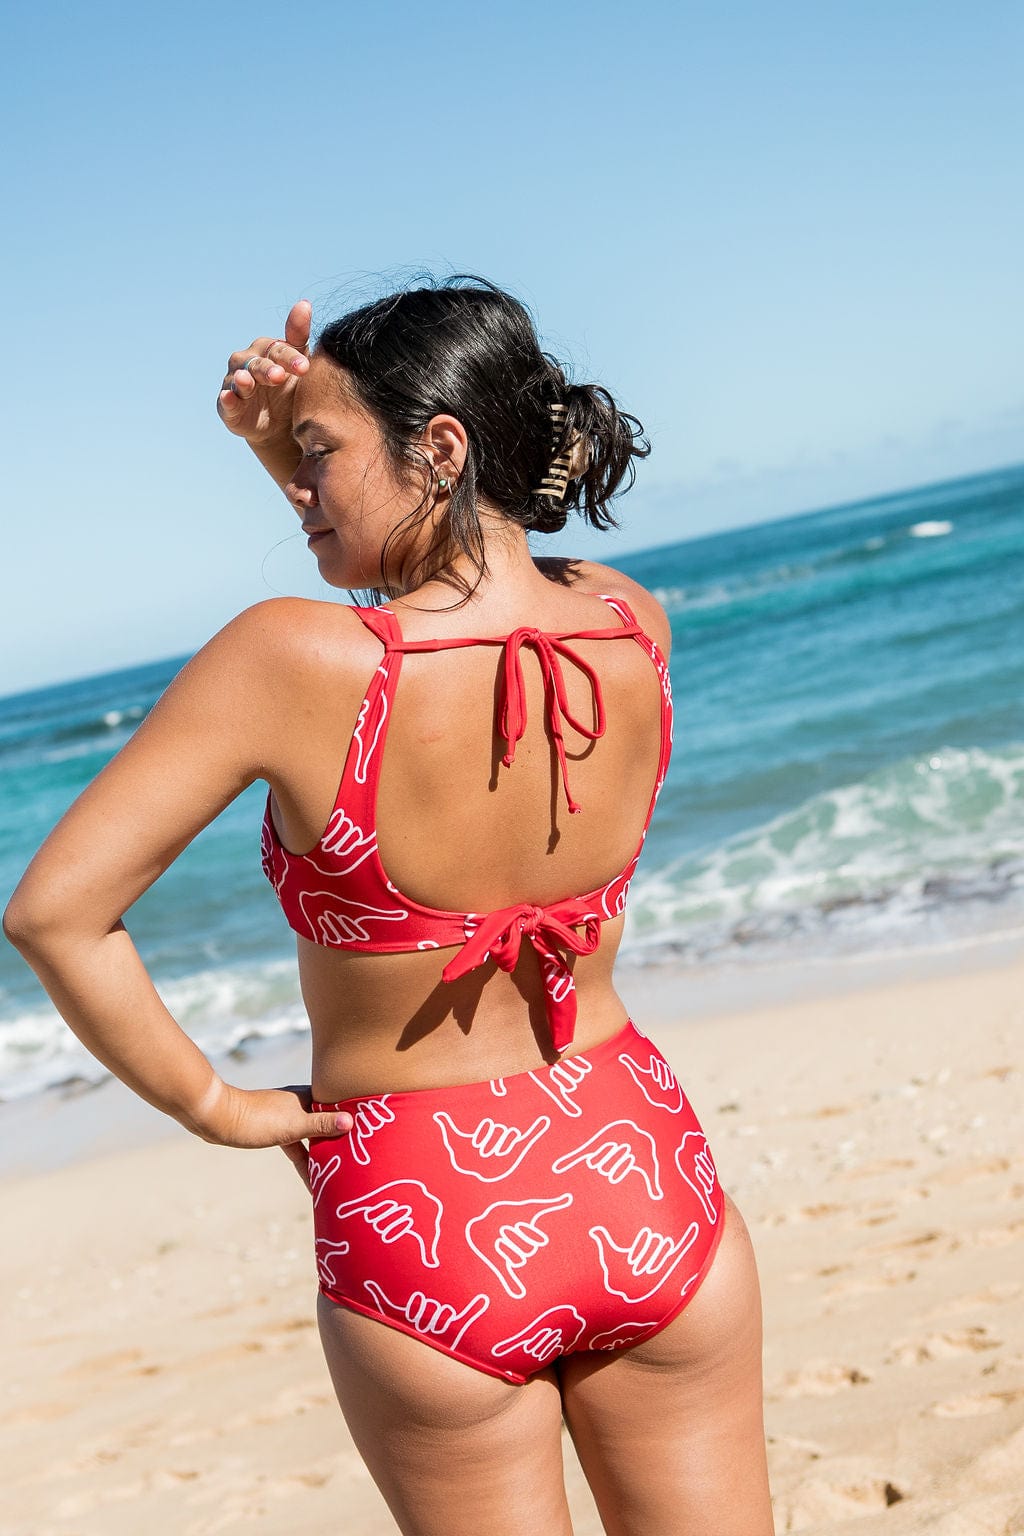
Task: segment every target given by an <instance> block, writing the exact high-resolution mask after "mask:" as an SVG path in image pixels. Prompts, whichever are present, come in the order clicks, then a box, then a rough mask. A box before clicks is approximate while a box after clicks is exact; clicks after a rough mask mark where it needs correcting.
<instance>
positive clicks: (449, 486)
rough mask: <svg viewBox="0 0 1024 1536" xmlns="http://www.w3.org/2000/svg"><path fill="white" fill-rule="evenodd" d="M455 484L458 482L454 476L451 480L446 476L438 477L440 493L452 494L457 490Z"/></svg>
mask: <svg viewBox="0 0 1024 1536" xmlns="http://www.w3.org/2000/svg"><path fill="white" fill-rule="evenodd" d="M455 484H456V482H455V476H454V475H452V476H451V478H450V479H449V478H446V477H445V476H444V475H438V477H437V488H438V490H439V491H448V492H449V493H451V492H452V491H454V490H455Z"/></svg>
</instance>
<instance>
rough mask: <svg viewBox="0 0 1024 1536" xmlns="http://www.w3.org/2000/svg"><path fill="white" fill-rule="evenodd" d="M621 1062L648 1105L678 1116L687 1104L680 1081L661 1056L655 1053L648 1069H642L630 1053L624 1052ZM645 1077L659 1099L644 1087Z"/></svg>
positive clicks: (652, 1054)
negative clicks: (643, 1080)
mask: <svg viewBox="0 0 1024 1536" xmlns="http://www.w3.org/2000/svg"><path fill="white" fill-rule="evenodd" d="M619 1060H620V1061H621V1062H622V1065H623V1066H624V1067H625V1069H626V1071H627V1072H628V1073H629V1075H630V1077H631V1078H632V1079H633V1081H634V1083H636V1085H637V1087H638V1088H639V1089H640V1092H641V1093H642V1094H643V1096H644V1098H645V1099H646V1100H647V1102H648V1104H651V1105H653V1107H654V1108H655V1109H667V1110H668V1112H669V1114H670V1115H678V1113H679V1111H680V1110H681V1109H682V1107H683V1104H684V1103H685V1098H684V1095H683V1090H682V1087H681V1086H680V1083H679V1080H678V1079H677V1077H676V1075H675V1073H674V1072H673V1071H672V1068H671V1067H670V1066H669V1064H668V1062H667V1061H663V1060H662V1058H661V1057H660V1056H655V1055H654V1053H653V1051H652V1053H651V1055H650V1058H649V1060H648V1064H647V1066H646V1067H642V1066H640V1064H639V1062H636V1061H634V1060H633V1058H632V1056H630V1054H629V1053H628V1051H623V1052H622V1053H621V1055H620V1056H619ZM645 1077H646V1078H647V1079H648V1081H649V1083H650V1084H651V1087H652V1088H653V1089H654V1090H655V1091H656V1093H657V1095H658V1097H652V1095H651V1094H650V1093H649V1092H648V1090H647V1088H645V1087H644V1084H643V1082H642V1081H641V1079H643V1078H645Z"/></svg>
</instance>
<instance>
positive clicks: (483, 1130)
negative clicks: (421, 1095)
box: [433, 1109, 551, 1184]
mask: <svg viewBox="0 0 1024 1536" xmlns="http://www.w3.org/2000/svg"><path fill="white" fill-rule="evenodd" d="M433 1119H434V1122H435V1124H436V1125H437V1126H438V1128H439V1129H440V1132H441V1139H442V1141H443V1142H444V1147H445V1151H446V1152H447V1153H448V1156H449V1158H450V1159H451V1165H452V1167H453V1168H454V1169H455V1172H456V1173H464V1174H466V1175H468V1177H469V1178H471V1179H479V1180H480V1182H481V1183H482V1184H496V1183H497V1182H498V1180H499V1179H507V1178H508V1176H509V1174H510V1173H515V1171H516V1169H517V1168H518V1167H519V1164H520V1163H521V1162H522V1160H523V1158H524V1157H525V1156H526V1154H527V1152H529V1150H530V1148H531V1147H532V1146H533V1145H534V1143H535V1142H538V1141H539V1140H540V1138H541V1137H542V1136H543V1135H544V1132H545V1131H546V1130H547V1129H548V1128H549V1126H550V1125H551V1121H550V1120H549V1118H548V1116H547V1115H538V1116H537V1119H536V1120H535V1121H534V1122H533V1124H532V1125H531V1126H530V1127H529V1128H528V1129H527V1130H525V1131H523V1130H520V1129H519V1127H518V1126H515V1125H502V1124H501V1123H500V1121H496V1120H488V1119H487V1118H486V1117H485V1118H484V1119H483V1120H481V1121H480V1123H479V1125H478V1126H477V1127H476V1129H475V1130H473V1131H461V1130H460V1129H459V1127H458V1126H457V1125H456V1124H455V1122H454V1120H453V1119H452V1117H451V1115H449V1114H448V1112H447V1110H444V1109H439V1110H437V1111H436V1113H435V1114H434V1116H433ZM460 1157H461V1158H462V1162H460V1161H459V1159H460ZM484 1158H490V1159H491V1160H492V1161H491V1167H492V1168H497V1170H498V1171H497V1173H481V1172H480V1171H479V1170H480V1168H481V1167H486V1166H487V1164H486V1163H485V1162H482V1161H481V1160H482V1159H484ZM509 1159H511V1161H509ZM471 1161H475V1162H477V1164H478V1167H476V1168H468V1167H466V1166H464V1165H465V1164H466V1163H468V1162H471Z"/></svg>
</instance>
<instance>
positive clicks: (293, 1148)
mask: <svg viewBox="0 0 1024 1536" xmlns="http://www.w3.org/2000/svg"><path fill="white" fill-rule="evenodd" d="M281 1151H282V1152H283V1153H284V1155H285V1157H286V1158H287V1159H288V1161H289V1162H290V1163H292V1164H294V1167H295V1171H296V1173H297V1174H298V1175H299V1178H300V1179H301V1180H302V1182H303V1184H305V1186H306V1188H307V1189H308V1190H309V1192H310V1194H312V1192H313V1191H312V1186H311V1185H310V1182H309V1152H308V1151H307V1149H306V1145H305V1143H304V1142H301V1141H290V1142H287V1143H286V1144H285V1145H284V1146H283V1147H282V1148H281Z"/></svg>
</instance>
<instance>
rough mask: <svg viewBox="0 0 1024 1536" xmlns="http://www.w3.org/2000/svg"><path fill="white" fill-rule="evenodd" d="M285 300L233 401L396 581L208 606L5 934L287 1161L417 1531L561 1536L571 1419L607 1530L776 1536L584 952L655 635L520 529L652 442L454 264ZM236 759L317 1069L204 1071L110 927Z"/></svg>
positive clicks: (744, 1313)
mask: <svg viewBox="0 0 1024 1536" xmlns="http://www.w3.org/2000/svg"><path fill="white" fill-rule="evenodd" d="M309 327H310V308H309V306H308V305H307V304H305V303H301V304H297V305H296V306H294V308H293V309H292V311H291V313H290V315H289V317H288V322H287V326H286V332H285V337H284V339H270V338H260V339H259V340H258V341H256V342H254V343H253V345H252V346H251V347H249V348H246V349H245V350H243V351H241V352H237V353H234V354H233V355H232V357H231V359H230V361H229V365H228V372H227V375H226V377H225V379H224V385H223V388H222V390H221V393H220V396H219V401H218V408H219V412H220V415H221V417H222V419H223V421H224V423H225V425H226V426H227V427H228V428H229V430H230V431H232V432H234V433H236V434H237V435H238V436H240V437H242V438H243V439H245V441H246V442H248V444H249V446H250V447H251V448H252V449H253V450H254V452H255V453H256V454H257V455H258V457H259V458H260V460H261V461H262V463H263V464H264V465H265V467H266V468H267V469H268V471H269V472H270V473H271V474H272V475H273V477H274V478H275V479H276V480H277V482H278V483H279V484H280V485H281V486H282V487H283V489H284V491H285V494H286V495H287V497H288V499H289V501H290V502H291V504H292V507H293V508H294V510H295V512H296V513H297V515H298V516H299V517H300V518H301V521H302V529H303V532H304V533H305V534H306V535H307V538H308V541H309V546H310V548H311V550H312V551H313V553H314V554H315V556H316V559H317V562H318V565H319V568H320V572H321V575H322V576H323V578H324V579H325V580H326V581H327V582H328V583H329V584H330V585H332V586H336V587H343V588H377V589H379V590H380V591H382V592H383V593H385V594H387V597H388V601H387V603H386V605H385V606H383V607H380V608H375V609H372V608H370V609H368V608H363V609H352V608H348V607H342V606H338V605H334V604H329V603H322V602H306V601H298V600H292V599H277V600H273V601H270V602H264V603H260V604H258V605H257V606H256V607H255V608H252V609H250V610H248V611H247V612H246V613H243V614H242V615H241V616H240V617H239V618H238V619H236V620H234V621H233V622H232V623H231V624H229V625H228V626H227V628H226V629H224V630H223V631H222V632H221V633H220V634H219V635H217V636H216V637H215V638H214V639H213V640H212V641H211V642H210V643H209V644H208V645H207V646H206V647H205V648H204V649H203V650H202V651H200V652H199V654H198V655H197V656H196V657H194V658H193V660H192V661H191V662H189V664H188V665H187V666H186V667H185V668H184V670H183V671H182V672H181V674H180V675H179V676H178V677H177V678H176V679H175V681H174V682H173V683H172V685H171V687H170V688H169V689H168V691H167V693H166V694H165V695H164V696H163V698H162V699H161V700H160V701H159V703H158V704H157V705H156V707H155V708H154V709H153V711H152V712H151V714H150V715H149V716H148V718H147V719H146V721H145V722H144V724H143V725H142V726H141V727H140V729H139V730H138V732H137V733H136V735H135V736H134V738H133V739H132V740H131V742H129V743H128V745H127V746H126V747H125V748H124V749H123V751H122V752H121V753H120V754H119V755H118V757H116V758H115V759H114V761H113V762H111V763H110V765H109V766H108V767H107V768H106V769H105V770H104V771H103V773H102V774H100V776H99V777H98V778H97V779H96V781H95V782H94V783H93V784H92V785H91V786H90V787H89V788H88V789H87V790H86V791H85V793H84V794H83V795H82V796H81V797H80V799H79V800H78V801H77V802H76V803H75V805H74V806H72V808H71V810H70V811H69V812H68V814H67V815H66V816H65V818H64V819H63V821H62V822H61V823H60V824H59V826H58V827H57V828H56V830H55V831H54V832H53V833H52V834H51V836H50V838H49V839H48V840H47V842H46V843H45V844H44V846H43V847H42V849H41V850H40V852H39V853H38V854H37V855H36V858H35V860H34V861H33V863H32V865H31V866H30V868H29V870H28V872H27V873H26V875H25V878H24V880H23V881H22V883H21V885H20V886H19V888H18V891H17V892H16V893H15V896H14V898H13V900H12V902H11V905H10V907H9V909H8V912H7V915H6V919H5V926H6V929H7V931H8V933H9V935H10V936H11V937H12V938H13V940H14V941H15V943H17V944H18V945H19V947H20V948H21V949H22V951H23V953H24V954H25V955H26V957H27V958H28V959H29V961H30V962H31V964H32V965H33V966H34V967H35V969H36V970H37V972H38V974H39V976H40V977H41V979H42V981H43V983H44V985H45V986H46V988H47V990H48V991H49V993H50V995H51V997H52V998H53V999H54V1001H55V1003H56V1004H57V1006H58V1008H59V1009H60V1011H61V1013H62V1014H63V1016H64V1017H65V1018H66V1019H67V1021H68V1023H69V1024H70V1025H71V1027H72V1028H73V1029H74V1030H75V1032H76V1033H77V1034H78V1035H79V1037H80V1038H81V1039H82V1040H83V1041H84V1042H85V1044H86V1045H87V1046H88V1048H89V1049H90V1050H91V1051H92V1052H93V1053H94V1054H95V1055H96V1056H98V1057H99V1058H100V1060H102V1061H103V1062H104V1063H105V1064H106V1065H107V1066H108V1067H109V1068H110V1070H111V1071H113V1072H115V1073H116V1074H117V1075H118V1076H119V1077H120V1078H121V1079H122V1080H123V1081H124V1082H126V1083H127V1084H128V1085H129V1086H130V1087H132V1088H133V1089H134V1090H135V1091H136V1092H137V1093H140V1094H141V1095H142V1096H143V1097H144V1098H146V1099H148V1100H149V1101H150V1102H151V1103H153V1104H156V1105H157V1106H158V1107H159V1108H161V1109H163V1110H165V1111H166V1112H167V1113H168V1114H171V1115H173V1116H174V1117H175V1118H176V1119H178V1120H179V1121H180V1122H181V1123H182V1124H183V1125H185V1126H187V1127H188V1128H189V1129H190V1130H192V1131H194V1132H195V1133H196V1134H197V1135H199V1136H201V1137H203V1138H204V1139H205V1140H207V1141H211V1142H218V1143H221V1144H225V1145H230V1146H240V1147H261V1146H272V1145H281V1146H282V1147H283V1148H284V1150H285V1151H286V1152H287V1154H288V1155H289V1156H290V1157H291V1158H292V1160H293V1161H294V1162H295V1163H296V1164H297V1166H298V1168H299V1171H300V1173H302V1175H303V1177H304V1178H305V1180H306V1183H307V1185H308V1186H309V1188H310V1192H311V1197H312V1201H313V1208H314V1227H315V1239H316V1253H317V1261H318V1270H319V1277H320V1287H321V1295H320V1298H319V1312H320V1327H321V1335H322V1339H323V1345H324V1349H325V1353H326V1356H327V1362H328V1365H329V1367H330V1371H331V1375H332V1378H333V1380H334V1384H335V1388H336V1390H337V1394H338V1399H339V1402H340V1404H341V1408H342V1411H343V1413H344V1415H345V1418H346V1421H347V1423H348V1426H349V1429H350V1430H351V1433H352V1436H353V1438H354V1440H355V1442H356V1444H357V1446H358V1447H359V1450H360V1451H361V1453H362V1455H363V1457H364V1459H365V1461H366V1463H367V1466H368V1467H369V1469H370V1472H371V1473H372V1475H373V1477H374V1478H375V1480H376V1482H377V1484H378V1486H379V1487H380V1489H381V1491H382V1493H383V1494H384V1497H385V1498H386V1500H387V1501H388V1504H389V1506H390V1508H391V1510H392V1511H393V1513H394V1516H395V1519H396V1521H397V1523H398V1525H399V1527H400V1528H401V1529H402V1530H403V1531H405V1532H410V1533H417V1536H434V1533H437V1536H440V1533H444V1536H458V1533H460V1532H463V1531H465V1532H470V1531H472V1532H474V1533H475V1532H476V1531H477V1530H479V1529H480V1528H481V1527H484V1528H487V1527H488V1526H489V1525H493V1526H495V1527H496V1526H498V1525H499V1524H500V1527H501V1529H502V1530H504V1531H505V1532H506V1533H509V1536H512V1533H518V1532H521V1533H527V1532H530V1533H533V1532H545V1533H551V1536H554V1533H557V1532H566V1531H569V1529H570V1526H569V1517H568V1510H567V1506H566V1500H565V1490H564V1486H563V1478H562V1462H561V1449H560V1426H561V1423H562V1418H563V1415H564V1418H565V1421H566V1422H567V1424H568V1426H569V1429H570V1431H571V1433H572V1436H573V1439H574V1441H575V1444H576V1448H577V1451H578V1453H579V1457H580V1461H581V1463H582V1465H583V1468H584V1471H585V1473H586V1476H587V1478H588V1480H589V1482H590V1485H591V1487H592V1489H593V1491H594V1495H595V1498H596V1500H597V1503H598V1506H599V1509H600V1512H601V1517H602V1520H603V1521H604V1525H605V1528H606V1530H607V1531H609V1532H614V1533H616V1536H625V1533H637V1536H640V1533H643V1536H659V1533H664V1536H669V1533H677V1532H679V1531H687V1532H694V1533H696V1532H700V1531H702V1532H714V1533H716V1536H727V1533H731V1532H735V1533H740V1532H742V1533H743V1536H761V1533H766V1532H770V1531H771V1530H772V1519H771V1509H770V1502H769V1497H768V1487H767V1475H766V1467H765V1447H764V1436H763V1428H762V1407H761V1332H760V1327H761V1324H760V1303H759V1294H758V1286H757V1278H756V1271H755V1266H754V1260H753V1256H752V1251H751V1246H750V1241H749V1236H748V1233H747V1231H746V1228H745V1227H744V1224H743V1221H742V1218H741V1217H740V1215H739V1213H738V1211H737V1210H736V1208H735V1206H734V1205H733V1204H732V1202H731V1201H730V1200H729V1199H728V1197H727V1196H725V1195H724V1194H723V1192H722V1191H721V1189H720V1187H719V1185H718V1182H717V1179H716V1175H715V1169H714V1163H713V1161H712V1159H711V1154H710V1152H709V1150H708V1148H707V1143H706V1141H705V1140H704V1137H703V1133H702V1132H701V1129H700V1126H699V1123H698V1122H697V1120H696V1117H695V1116H694V1113H693V1110H692V1108H691V1106H690V1104H689V1102H688V1100H687V1099H686V1097H685V1095H684V1093H683V1090H682V1088H681V1087H680V1086H679V1084H678V1083H677V1082H676V1080H675V1078H674V1076H673V1074H672V1073H671V1070H670V1069H669V1068H668V1066H667V1063H665V1062H664V1060H663V1058H662V1057H661V1056H660V1055H659V1053H658V1052H657V1051H656V1050H655V1048H654V1047H653V1046H652V1045H650V1043H649V1042H648V1041H646V1040H645V1038H644V1036H643V1035H642V1034H641V1033H640V1031H639V1030H638V1029H637V1028H636V1027H635V1025H633V1024H632V1022H631V1021H630V1020H629V1016H628V1013H627V1010H626V1008H625V1006H624V1004H623V1003H622V1001H621V1000H620V998H619V997H618V995H617V993H616V991H615V989H614V986H613V982H612V967H613V962H614V957H615V951H616V948H617V946H618V943H619V940H620V937H621V933H622V925H623V917H622V911H623V905H624V902H625V896H626V890H627V888H628V884H629V878H630V876H631V874H632V871H633V868H634V867H635V864H636V859H637V857H638V856H639V850H640V846H641V844H642V841H643V836H644V833H645V831H646V827H647V823H648V821H649V819H650V814H651V811H652V809H653V804H654V800H655V798H656V795H657V792H658V789H659V788H660V786H661V781H662V779H663V777H664V773H665V769H666V766H667V762H668V753H669V748H670V743H671V735H670V731H671V714H670V694H669V688H668V675H667V667H666V663H665V658H666V657H667V654H668V649H669V643H670V633H669V626H668V622H667V620H666V617H665V615H664V613H663V611H662V609H661V608H660V606H659V605H658V603H657V602H656V601H655V599H654V598H653V597H652V596H651V595H650V593H648V592H647V591H645V590H644V589H643V588H642V587H640V586H639V585H638V584H637V583H636V582H633V581H630V580H629V579H628V578H627V577H625V576H623V575H621V574H620V573H619V572H618V571H615V570H613V569H611V568H609V567H605V566H599V565H593V564H590V563H589V562H585V561H543V560H539V561H538V560H534V559H533V557H532V556H531V553H530V550H529V548H528V546H527V538H526V532H527V529H531V530H535V531H552V530H557V529H559V528H561V527H562V526H563V524H564V522H565V518H566V515H567V512H568V511H569V510H570V509H573V508H576V509H579V510H581V511H583V512H584V514H585V515H586V517H587V518H588V519H589V520H590V522H591V523H592V524H594V525H595V526H597V527H605V526H608V525H609V524H610V523H612V521H613V519H612V516H611V514H610V512H609V510H608V501H609V498H610V497H611V495H612V494H613V493H614V492H615V491H616V490H617V489H618V487H619V486H620V485H621V484H622V482H623V481H624V479H627V478H628V480H629V481H630V482H631V480H632V473H633V464H632V461H633V459H634V458H635V457H638V456H643V454H644V453H646V451H647V448H646V444H645V443H643V440H642V439H640V438H639V437H638V435H637V432H636V430H635V429H636V428H637V426H638V424H637V423H635V422H634V421H633V419H632V418H630V417H628V416H626V415H624V414H622V413H620V412H619V411H618V410H617V409H616V408H615V405H614V402H613V401H612V399H611V397H610V396H609V395H608V394H607V392H606V391H604V390H602V389H600V388H598V387H596V386H578V385H570V384H568V383H567V382H566V379H565V376H564V374H563V372H562V371H561V369H560V368H559V367H558V366H557V365H556V364H555V363H554V362H553V361H552V360H551V359H550V358H548V357H547V356H546V355H544V354H542V353H541V352H540V350H539V347H538V343H537V339H536V335H535V333H534V330H533V326H532V324H531V322H530V320H529V317H528V316H527V315H526V313H525V311H524V310H523V309H522V307H521V306H520V305H519V304H518V303H517V302H516V301H515V300H513V299H512V298H510V297H509V296H508V295H506V294H504V293H502V292H501V291H500V290H498V289H496V288H494V287H492V286H491V285H489V284H486V283H483V282H480V281H478V280H463V279H457V280H452V281H451V282H447V283H442V284H440V285H436V286H426V287H422V288H418V289H414V290H409V291H406V292H402V293H398V294H395V295H393V296H392V297H390V298H388V299H385V300H382V301H380V302H378V303H376V304H373V305H369V306H366V307H365V308H363V309H362V310H358V311H356V312H355V313H353V314H351V315H348V316H345V317H344V318H342V319H341V320H339V321H337V322H335V323H334V324H332V325H331V326H329V327H328V328H327V329H326V330H325V331H324V332H323V334H322V336H321V337H320V340H319V342H318V344H317V346H316V348H315V350H314V351H313V352H312V354H311V355H310V354H309V351H308V339H309ZM339 774H340V775H341V782H340V786H339ZM257 778H261V779H264V780H266V782H267V783H268V785H269V787H270V793H269V797H268V805H267V816H266V820H265V823H264V846H263V859H264V868H265V871H266V873H267V875H268V877H269V878H270V880H271V881H272V883H273V885H274V888H275V890H276V892H277V894H278V897H279V899H280V900H281V903H282V906H283V908H284V912H285V915H286V917H287V920H288V922H289V923H290V924H291V926H292V927H293V928H294V929H295V931H296V934H297V945H298V957H299V969H300V978H301V984H302V993H303V998H304V1001H305V1004H306V1007H307V1009H308V1012H309V1016H310V1021H311V1026H312V1049H313V1060H312V1089H311V1092H310V1093H308V1094H307V1093H304V1092H303V1091H301V1090H295V1089H286V1090H265V1091H256V1092H251V1091H249V1092H246V1091H242V1090H241V1089H238V1088H236V1087H233V1086H231V1085H230V1084H228V1083H226V1082H225V1081H224V1080H223V1079H222V1078H221V1077H220V1075H219V1074H218V1073H217V1072H215V1071H214V1070H213V1068H212V1067H211V1066H210V1064H209V1063H208V1062H207V1061H206V1059H205V1058H204V1057H203V1055H202V1054H201V1052H200V1051H199V1050H198V1049H197V1048H196V1047H195V1046H194V1045H193V1044H192V1042H191V1041H189V1040H188V1038H187V1037H186V1036H185V1035H184V1034H183V1033H182V1031H181V1030H180V1029H179V1028H178V1026H177V1025H176V1024H175V1022H174V1021H173V1019H172V1018H171V1017H170V1015H169V1014H168V1013H167V1011H166V1010H165V1008H164V1007H163V1005H162V1003H161V1002H160V999H159V997H158V996H157V994H156V992H155V990H154V988H153V986H152V984H151V982H150V981H149V979H148V977H147V975H146V972H145V970H144V969H143V967H142V965H141V963H140V961H139V958H138V956H137V954H136V952H135V950H134V948H133V947H132V943H131V940H130V938H129V936H128V934H127V932H126V931H125V929H124V926H123V924H122V922H121V916H122V914H123V912H124V911H125V910H126V909H127V908H128V907H129V906H130V905H131V903H132V902H133V901H135V900H136V898H137V897H138V896H139V895H141V893H142V892H143V891H144V890H145V889H146V888H147V887H148V886H149V885H151V884H152V883H153V881H154V880H156V879H157V878H158V876H159V875H160V874H161V873H162V872H163V870H164V869H166V868H167V866H168V865H169V864H170V863H171V862H172V860H173V859H175V858H176V857H177V856H178V854H179V853H180V852H181V851H182V849H183V848H184V847H185V846H186V844H187V843H188V842H189V841H190V840H191V839H192V838H193V837H194V836H195V835H196V833H198V832H199V831H200V829H201V828H202V827H204V826H205V825H206V824H207V823H208V822H210V821H211V820H212V819H213V818H214V817H215V816H216V815H217V814H218V813H219V812H220V811H221V810H223V808H224V807H225V806H226V805H227V804H228V803H229V802H230V801H231V800H232V799H233V798H234V796H236V795H237V794H239V793H240V792H241V790H243V789H244V788H245V787H246V786H247V785H249V784H250V783H252V782H253V781H254V780H255V779H257ZM345 1132H348V1133H349V1134H348V1135H345V1134H344V1133H345ZM307 1141H308V1143H309V1145H308V1149H307V1146H306V1145H305V1143H306V1142H307Z"/></svg>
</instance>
